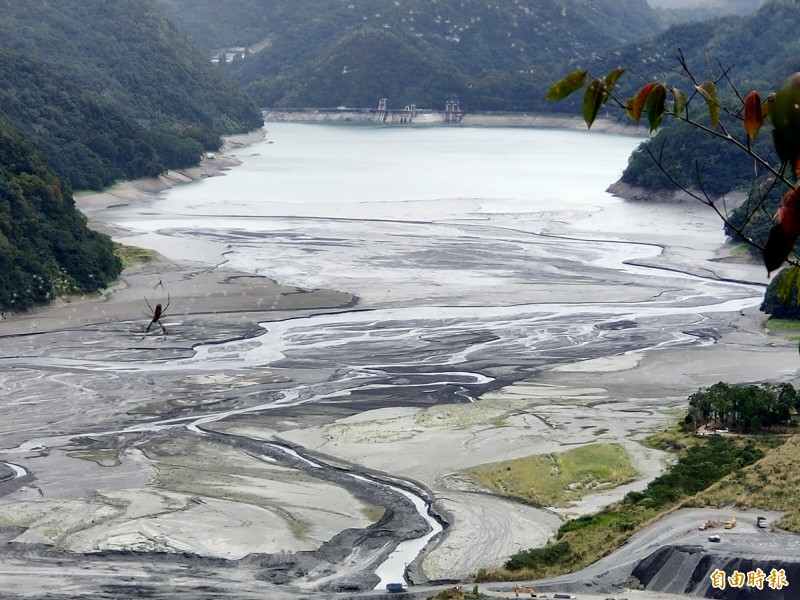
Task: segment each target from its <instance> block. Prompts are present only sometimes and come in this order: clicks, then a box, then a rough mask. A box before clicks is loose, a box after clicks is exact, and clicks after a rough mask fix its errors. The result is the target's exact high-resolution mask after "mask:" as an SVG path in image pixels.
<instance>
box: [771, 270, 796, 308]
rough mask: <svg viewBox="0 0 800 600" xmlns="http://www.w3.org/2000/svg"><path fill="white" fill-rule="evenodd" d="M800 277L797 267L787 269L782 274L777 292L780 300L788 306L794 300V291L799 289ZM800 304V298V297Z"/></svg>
mask: <svg viewBox="0 0 800 600" xmlns="http://www.w3.org/2000/svg"><path fill="white" fill-rule="evenodd" d="M798 275H800V270H798V268H797V267H787V268H786V269H784V270H783V271H782V272H781V274H780V278H781V279H780V281H779V282H778V288H777V289H776V290H775V291H776V294H777V296H778V300H780V301H781V302H783V304H784V305H788V304H789V301H790V300H791V299H792V290H793V289H794V288H796V287H797V277H798ZM798 301H799V302H800V296H798Z"/></svg>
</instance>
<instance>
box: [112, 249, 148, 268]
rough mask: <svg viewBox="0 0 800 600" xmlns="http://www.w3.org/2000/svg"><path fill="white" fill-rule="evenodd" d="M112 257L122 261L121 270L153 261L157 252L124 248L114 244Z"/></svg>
mask: <svg viewBox="0 0 800 600" xmlns="http://www.w3.org/2000/svg"><path fill="white" fill-rule="evenodd" d="M114 255H115V256H116V257H117V258H119V259H120V261H122V268H123V269H127V268H128V267H130V266H132V265H135V264H139V263H148V262H151V261H153V260H155V259H156V257H157V256H158V252H156V251H155V250H148V249H147V248H139V247H138V246H124V245H122V244H116V243H115V244H114Z"/></svg>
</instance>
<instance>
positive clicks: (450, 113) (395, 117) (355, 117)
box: [264, 98, 464, 125]
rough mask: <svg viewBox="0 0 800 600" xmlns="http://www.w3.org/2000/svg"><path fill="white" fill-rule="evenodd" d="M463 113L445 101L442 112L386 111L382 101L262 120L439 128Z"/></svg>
mask: <svg viewBox="0 0 800 600" xmlns="http://www.w3.org/2000/svg"><path fill="white" fill-rule="evenodd" d="M463 118H464V111H462V110H461V105H460V104H459V102H458V101H456V100H448V101H447V102H446V103H445V107H444V110H436V109H429V108H418V107H417V105H416V104H410V105H406V106H404V107H403V108H389V107H388V106H387V99H386V98H381V99H380V100H379V101H378V107H377V108H350V107H346V106H338V107H336V108H295V109H281V108H274V109H266V110H264V120H265V121H289V122H291V121H339V122H352V123H358V122H364V123H378V124H383V125H439V124H443V123H453V124H455V123H461V121H462V119H463Z"/></svg>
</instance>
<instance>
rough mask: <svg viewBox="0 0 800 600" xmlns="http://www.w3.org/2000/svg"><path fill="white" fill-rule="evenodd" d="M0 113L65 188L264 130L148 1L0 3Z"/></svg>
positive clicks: (153, 166) (250, 108) (187, 159)
mask: <svg viewBox="0 0 800 600" xmlns="http://www.w3.org/2000/svg"><path fill="white" fill-rule="evenodd" d="M0 10H2V18H0V116H1V117H3V118H4V119H5V120H6V121H7V123H8V124H9V125H11V126H12V127H13V128H14V129H16V130H17V131H19V132H20V133H22V134H23V135H24V136H25V137H26V138H28V139H29V140H30V141H31V142H32V143H33V144H34V145H35V146H36V147H37V148H39V149H40V150H42V151H43V153H44V156H45V159H46V160H47V162H48V163H49V164H50V165H51V166H52V167H53V169H54V170H55V172H56V173H57V174H58V175H60V176H61V177H63V178H64V179H65V180H66V181H68V182H69V183H70V185H71V186H72V187H73V188H100V187H103V186H106V185H108V184H110V183H112V182H113V181H115V180H118V179H120V178H134V177H141V176H145V175H154V174H158V173H161V172H163V171H165V170H166V169H168V168H174V167H183V166H187V165H189V164H194V163H196V162H197V160H198V159H199V156H200V154H201V152H202V150H203V149H204V148H209V149H210V148H216V147H217V146H218V145H219V139H220V136H221V135H224V134H230V133H237V132H242V131H246V130H252V129H254V128H257V127H259V126H260V125H261V116H260V112H259V111H258V109H257V108H256V106H255V104H254V103H253V102H252V100H250V98H249V97H248V96H247V95H246V94H245V93H243V92H242V91H241V90H240V89H239V88H238V87H237V86H236V85H235V84H234V83H233V82H231V81H230V80H229V79H228V78H227V77H226V76H225V75H224V74H223V73H221V72H220V71H219V69H216V68H214V67H213V66H212V65H211V64H210V61H208V60H207V59H206V58H205V57H203V56H202V55H201V54H200V53H199V52H198V51H197V50H196V49H195V48H194V47H193V46H192V45H191V44H190V42H189V41H188V40H187V39H186V38H185V36H183V34H181V33H180V32H178V31H177V30H176V29H175V28H174V26H173V25H172V24H171V23H170V22H169V21H168V20H167V19H166V18H165V16H164V15H163V13H162V12H161V11H160V9H159V7H158V5H157V4H156V3H155V1H154V0H114V2H106V1H104V0H59V1H58V2H52V1H48V0H0Z"/></svg>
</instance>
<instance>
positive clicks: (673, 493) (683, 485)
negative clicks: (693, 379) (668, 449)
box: [476, 434, 791, 581]
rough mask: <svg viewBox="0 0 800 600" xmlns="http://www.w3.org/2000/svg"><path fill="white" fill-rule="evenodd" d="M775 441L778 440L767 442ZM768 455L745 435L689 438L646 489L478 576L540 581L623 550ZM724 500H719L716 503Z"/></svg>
mask: <svg viewBox="0 0 800 600" xmlns="http://www.w3.org/2000/svg"><path fill="white" fill-rule="evenodd" d="M686 435H687V437H688V434H686ZM773 443H775V440H774V439H772V440H769V441H768V442H766V443H764V445H765V446H766V447H768V446H769V445H770V444H773ZM777 451H778V449H774V450H771V452H777ZM764 455H765V453H764V451H763V450H761V449H760V448H759V447H757V446H756V444H755V443H754V442H753V441H752V440H751V439H749V438H745V437H743V436H741V437H717V436H715V437H708V438H697V439H696V440H694V441H693V442H688V441H687V443H686V448H685V449H684V450H683V451H682V452H681V453H680V455H679V456H678V460H677V461H676V462H675V464H673V465H672V466H671V467H669V469H667V471H666V472H665V473H663V474H662V475H660V476H659V477H657V478H656V479H654V480H653V481H651V482H650V484H649V485H648V486H647V488H646V489H645V490H644V491H642V492H631V493H629V494H628V495H626V496H625V498H624V499H623V500H622V501H620V502H617V503H615V504H612V505H610V506H607V507H606V508H605V509H603V510H602V511H600V512H598V513H596V514H594V515H587V516H584V517H580V518H578V519H572V520H570V521H567V522H565V523H564V524H563V525H562V526H561V528H560V529H559V530H558V534H557V536H556V539H555V540H554V541H552V542H550V543H548V544H547V545H546V546H544V547H543V548H532V549H529V550H524V551H522V552H519V553H517V554H515V555H514V556H512V557H511V558H510V559H509V560H508V561H507V562H506V564H505V565H504V566H503V567H502V568H501V569H498V570H496V571H491V572H489V571H485V570H481V572H480V573H479V575H480V577H476V580H477V581H514V580H525V579H540V578H544V577H552V576H555V575H561V574H564V573H568V572H573V571H576V570H578V569H582V568H583V567H586V566H588V565H590V564H592V563H594V562H597V561H598V560H599V559H600V558H602V557H603V556H605V555H606V554H608V553H610V552H612V551H613V550H615V549H616V548H618V547H619V546H620V545H621V544H622V543H623V542H624V541H625V540H626V539H627V538H628V537H630V535H631V534H632V533H633V532H635V531H637V530H639V529H641V528H643V527H645V526H646V525H648V524H649V523H650V522H652V521H654V520H656V519H658V518H659V517H661V516H662V515H664V514H665V513H667V512H669V511H670V510H673V509H674V508H677V507H679V506H681V505H682V504H683V503H685V502H686V501H687V500H689V499H690V498H693V497H694V496H695V495H697V494H698V493H699V492H701V491H704V490H706V489H707V488H709V487H710V486H711V485H713V484H715V483H717V482H718V481H720V480H722V479H723V478H724V477H726V476H728V475H730V474H731V473H735V472H736V471H740V470H741V469H742V467H744V466H747V465H752V464H754V463H756V461H758V460H760V459H762V458H763V457H764ZM790 464H791V463H790ZM735 476H736V475H734V477H735ZM787 501H788V499H787ZM720 502H721V501H720V499H719V498H717V499H716V502H715V503H716V504H719V503H720Z"/></svg>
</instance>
